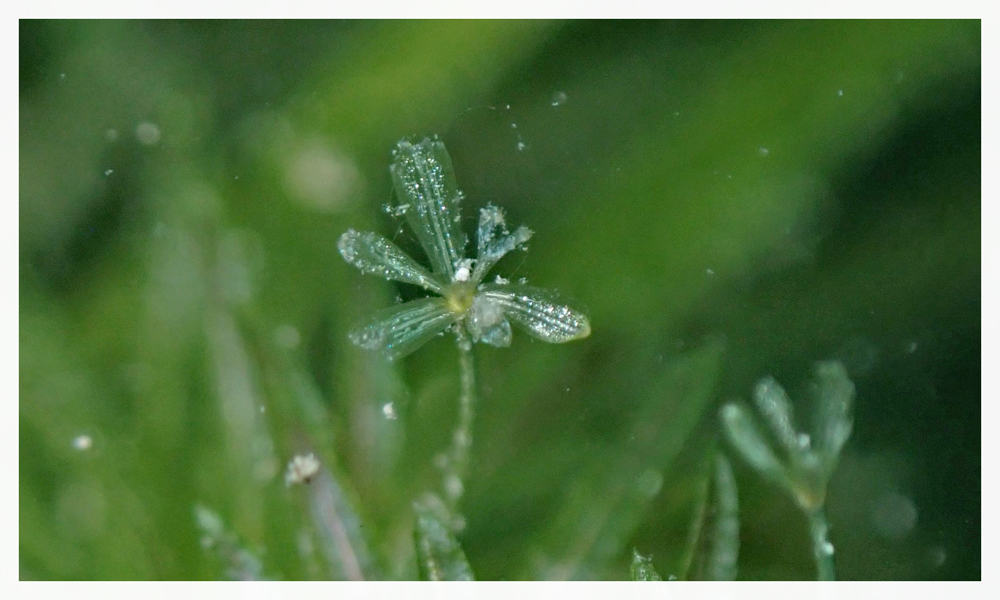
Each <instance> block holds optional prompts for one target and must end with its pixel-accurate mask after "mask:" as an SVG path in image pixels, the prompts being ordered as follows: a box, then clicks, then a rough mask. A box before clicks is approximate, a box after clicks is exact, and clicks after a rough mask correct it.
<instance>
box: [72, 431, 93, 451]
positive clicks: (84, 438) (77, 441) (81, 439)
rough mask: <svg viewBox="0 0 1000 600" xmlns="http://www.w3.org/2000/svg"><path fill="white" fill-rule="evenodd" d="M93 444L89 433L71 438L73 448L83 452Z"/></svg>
mask: <svg viewBox="0 0 1000 600" xmlns="http://www.w3.org/2000/svg"><path fill="white" fill-rule="evenodd" d="M93 445H94V440H93V439H91V437H90V436H89V435H86V434H83V435H78V436H76V437H75V438H73V448H75V449H76V450H79V451H81V452H83V451H84V450H90V448H91V447H92V446H93Z"/></svg>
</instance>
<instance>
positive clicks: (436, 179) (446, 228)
mask: <svg viewBox="0 0 1000 600" xmlns="http://www.w3.org/2000/svg"><path fill="white" fill-rule="evenodd" d="M389 171H390V172H391V173H392V182H393V185H394V186H395V189H396V196H397V197H398V198H399V202H400V205H401V206H403V205H406V204H409V207H408V208H407V209H406V211H405V213H406V219H407V221H408V222H409V223H410V227H412V228H413V232H414V233H415V234H416V235H417V239H418V240H420V244H421V245H422V246H423V247H424V252H426V253H427V258H428V259H430V261H431V267H432V268H433V270H434V272H435V273H438V274H440V275H443V276H445V277H447V279H448V280H449V281H450V280H451V279H452V278H454V276H455V264H456V263H458V261H459V260H461V259H462V258H463V252H464V250H465V242H466V238H465V234H464V233H463V232H462V228H461V212H460V207H459V204H460V202H461V200H462V192H461V191H460V190H459V189H458V183H457V181H456V180H455V171H454V169H453V168H452V166H451V157H450V156H448V151H447V150H445V147H444V143H442V142H441V141H440V140H437V139H433V140H432V139H430V138H425V139H424V140H423V141H422V142H420V143H419V144H411V143H410V142H408V141H406V140H402V141H400V142H399V143H398V144H396V150H395V151H394V152H393V163H392V166H390V167H389Z"/></svg>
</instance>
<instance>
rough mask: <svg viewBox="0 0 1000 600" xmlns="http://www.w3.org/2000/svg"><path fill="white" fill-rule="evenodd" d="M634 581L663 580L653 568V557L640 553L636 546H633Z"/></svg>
mask: <svg viewBox="0 0 1000 600" xmlns="http://www.w3.org/2000/svg"><path fill="white" fill-rule="evenodd" d="M632 581H663V578H662V577H660V574H659V573H657V572H656V569H654V568H653V559H652V557H648V556H643V555H641V554H639V551H638V550H637V549H635V548H632Z"/></svg>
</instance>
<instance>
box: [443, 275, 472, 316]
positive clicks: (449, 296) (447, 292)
mask: <svg viewBox="0 0 1000 600" xmlns="http://www.w3.org/2000/svg"><path fill="white" fill-rule="evenodd" d="M475 296H476V286H475V285H473V284H472V283H471V282H468V281H456V282H454V283H452V284H451V285H449V286H448V287H446V288H445V289H444V298H445V300H446V301H447V302H448V310H450V311H451V312H453V313H455V314H456V315H464V314H465V313H466V311H468V310H469V307H471V306H472V300H473V299H474V298H475Z"/></svg>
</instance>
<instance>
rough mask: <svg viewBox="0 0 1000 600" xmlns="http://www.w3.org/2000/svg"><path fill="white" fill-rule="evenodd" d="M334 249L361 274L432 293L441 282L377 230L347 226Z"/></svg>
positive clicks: (438, 289) (437, 290) (438, 291)
mask: <svg viewBox="0 0 1000 600" xmlns="http://www.w3.org/2000/svg"><path fill="white" fill-rule="evenodd" d="M337 249H338V250H339V251H340V255H341V256H343V257H344V260H346V261H347V262H349V263H350V264H352V265H354V266H355V267H357V268H358V269H360V270H361V272H362V273H366V274H368V275H378V276H380V277H384V278H386V279H391V280H393V281H402V282H403V283H412V284H414V285H419V286H420V287H422V288H424V289H426V290H430V291H432V292H437V293H440V292H441V284H440V283H438V282H437V281H436V280H435V279H434V276H433V275H431V274H430V273H428V272H427V269H425V268H423V267H422V266H420V265H419V264H418V263H417V261H415V260H413V259H412V258H410V255H408V254H406V253H405V252H403V251H402V250H400V249H399V247H398V246H396V245H395V244H393V243H392V242H390V241H389V240H387V239H385V238H384V237H382V236H381V235H379V234H377V233H373V232H370V231H367V232H360V231H355V230H353V229H348V230H347V232H346V233H344V235H342V236H340V240H339V241H338V242H337Z"/></svg>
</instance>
